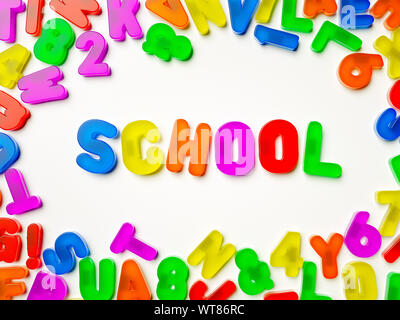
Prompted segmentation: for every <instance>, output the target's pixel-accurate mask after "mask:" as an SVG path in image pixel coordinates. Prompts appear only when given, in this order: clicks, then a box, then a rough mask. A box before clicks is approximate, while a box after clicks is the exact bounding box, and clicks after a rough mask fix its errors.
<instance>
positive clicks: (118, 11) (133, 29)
mask: <svg viewBox="0 0 400 320" xmlns="http://www.w3.org/2000/svg"><path fill="white" fill-rule="evenodd" d="M107 8H108V26H109V32H110V37H111V39H114V40H115V41H125V37H126V33H128V35H129V36H130V37H131V38H133V39H141V38H142V37H143V31H142V28H141V27H140V24H139V22H138V21H137V18H136V13H137V12H138V10H139V8H140V2H139V1H138V0H122V3H121V0H107Z"/></svg>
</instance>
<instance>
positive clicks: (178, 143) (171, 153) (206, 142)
mask: <svg viewBox="0 0 400 320" xmlns="http://www.w3.org/2000/svg"><path fill="white" fill-rule="evenodd" d="M210 147H211V128H210V126H209V125H208V124H207V123H200V124H199V125H198V126H197V128H196V133H195V136H194V140H190V127H189V124H188V123H187V122H186V121H185V120H183V119H178V120H176V122H175V125H174V129H173V131H172V135H171V141H170V144H169V148H168V156H167V164H166V166H167V169H168V170H169V171H171V172H181V171H182V170H183V163H184V161H185V157H188V156H190V161H189V172H190V174H192V175H194V176H203V175H204V174H205V173H206V170H207V163H208V156H209V153H210Z"/></svg>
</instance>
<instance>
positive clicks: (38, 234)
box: [25, 223, 43, 270]
mask: <svg viewBox="0 0 400 320" xmlns="http://www.w3.org/2000/svg"><path fill="white" fill-rule="evenodd" d="M26 240H27V243H28V244H27V247H28V248H27V251H28V257H29V258H28V259H27V260H26V263H25V264H26V266H27V267H28V269H30V270H34V269H37V268H40V267H41V266H42V260H41V259H40V256H41V253H42V242H43V227H42V226H41V225H40V224H38V223H32V224H30V225H29V226H28V230H27V232H26Z"/></svg>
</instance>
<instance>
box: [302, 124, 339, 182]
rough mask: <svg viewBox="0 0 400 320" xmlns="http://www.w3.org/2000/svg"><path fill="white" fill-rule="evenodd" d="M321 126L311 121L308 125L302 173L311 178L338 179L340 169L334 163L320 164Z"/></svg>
mask: <svg viewBox="0 0 400 320" xmlns="http://www.w3.org/2000/svg"><path fill="white" fill-rule="evenodd" d="M321 149H322V125H321V124H320V123H319V122H317V121H312V122H310V124H309V125H308V129H307V138H306V148H305V152H304V172H305V173H307V174H309V175H312V176H320V177H327V178H339V177H340V176H341V175H342V167H341V166H340V165H338V164H336V163H329V162H321Z"/></svg>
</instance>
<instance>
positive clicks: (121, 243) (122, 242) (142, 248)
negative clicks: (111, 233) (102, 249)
mask: <svg viewBox="0 0 400 320" xmlns="http://www.w3.org/2000/svg"><path fill="white" fill-rule="evenodd" d="M135 232H136V231H135V227H134V226H133V225H131V224H130V223H128V222H127V223H124V224H123V225H122V227H121V228H120V229H119V231H118V233H117V235H116V236H115V238H114V240H113V242H112V243H111V246H110V250H111V251H112V252H114V253H115V254H118V253H122V252H124V251H125V250H128V251H130V252H132V253H133V254H136V255H137V256H139V257H141V258H143V259H145V260H147V261H152V260H154V259H155V258H156V257H157V254H158V252H157V250H156V249H154V248H153V247H150V246H149V245H147V244H145V243H144V242H142V241H140V240H138V239H136V238H135Z"/></svg>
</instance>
